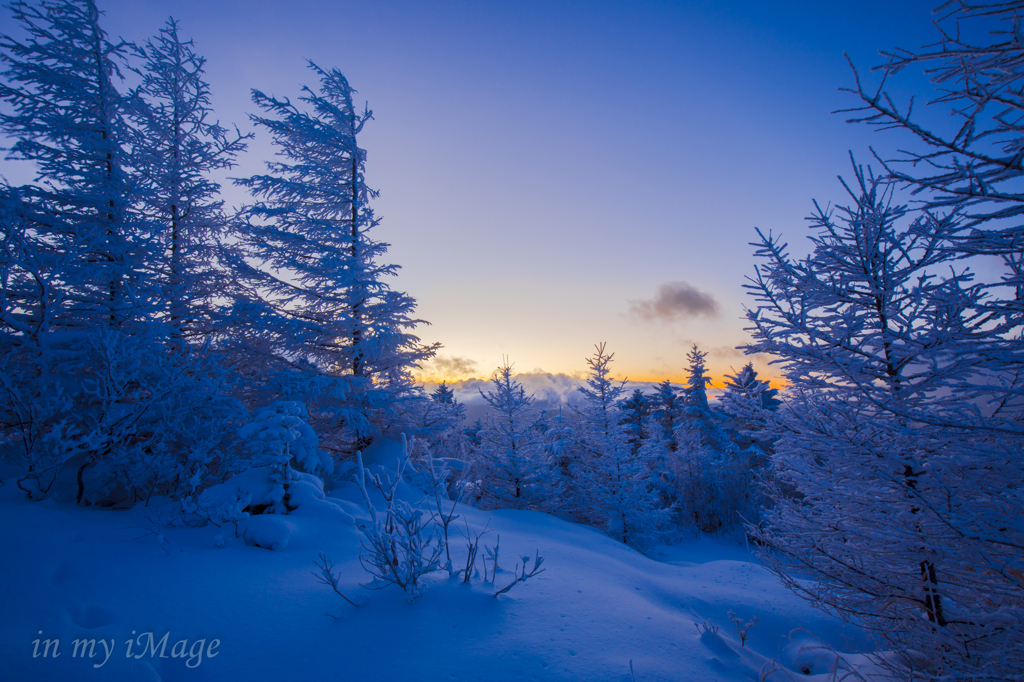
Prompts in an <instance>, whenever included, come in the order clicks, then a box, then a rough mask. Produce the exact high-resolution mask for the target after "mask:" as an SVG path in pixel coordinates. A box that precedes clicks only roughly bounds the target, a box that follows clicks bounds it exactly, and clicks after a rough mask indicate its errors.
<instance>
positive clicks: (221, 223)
mask: <svg viewBox="0 0 1024 682" xmlns="http://www.w3.org/2000/svg"><path fill="white" fill-rule="evenodd" d="M140 52H141V56H143V57H144V59H145V62H144V64H142V65H141V66H140V67H138V69H137V71H138V72H139V74H140V75H141V77H142V83H141V85H140V86H139V87H138V88H137V90H136V91H135V93H134V97H133V99H132V101H131V103H130V104H131V106H130V111H131V115H132V119H133V122H134V126H133V129H132V136H133V139H132V157H133V158H132V162H133V165H134V169H135V173H136V174H137V176H138V179H137V183H138V184H139V186H140V190H141V191H140V192H138V196H139V198H138V201H137V202H136V204H135V208H136V210H137V211H139V212H140V213H141V214H143V215H144V216H145V217H146V219H147V220H146V223H147V225H148V226H149V229H150V232H151V234H150V235H149V239H151V240H152V243H151V249H152V251H153V257H152V258H151V261H150V262H148V263H146V266H147V268H148V269H150V270H152V271H153V275H154V277H155V279H156V281H157V285H158V287H159V290H158V293H159V297H160V303H159V308H160V312H161V315H162V316H163V318H164V319H165V320H166V321H167V322H168V323H169V324H170V326H171V328H172V333H173V334H174V336H176V337H180V336H185V337H189V338H192V337H200V338H208V337H209V336H210V335H211V334H212V333H213V332H214V327H215V319H214V310H213V308H214V298H215V296H216V295H217V293H218V292H220V293H223V290H222V288H221V283H222V282H223V281H224V279H225V278H224V272H223V270H222V269H218V268H217V267H216V264H217V260H218V257H217V254H218V240H219V238H220V237H221V236H222V235H223V234H224V233H225V232H226V231H227V225H228V219H227V217H226V216H225V215H224V212H223V201H222V200H221V199H220V186H219V185H218V184H217V183H216V182H215V181H213V180H212V179H211V178H210V173H211V172H212V171H217V170H223V169H227V168H231V167H233V166H234V159H235V157H236V155H237V154H239V153H240V152H242V151H243V150H244V149H245V140H246V139H247V138H248V137H251V136H249V135H242V134H241V133H239V132H238V131H237V130H236V131H235V132H234V133H229V132H228V131H227V130H226V129H224V128H223V127H221V126H220V124H219V123H218V122H216V121H213V120H211V118H212V116H213V114H212V111H211V108H210V90H209V86H208V85H207V84H206V82H205V80H204V79H203V75H204V64H205V61H206V60H205V59H204V58H203V57H200V56H199V55H197V54H196V53H195V52H194V51H193V45H192V42H191V41H186V40H183V39H182V38H181V36H180V35H179V33H178V22H177V21H175V20H174V19H169V20H168V21H167V24H166V26H164V28H162V29H161V30H160V33H159V35H158V36H157V37H156V38H154V39H153V40H150V41H148V42H147V43H146V44H145V45H144V46H143V47H142V48H141V50H140ZM220 248H225V247H224V246H223V245H221V246H220Z"/></svg>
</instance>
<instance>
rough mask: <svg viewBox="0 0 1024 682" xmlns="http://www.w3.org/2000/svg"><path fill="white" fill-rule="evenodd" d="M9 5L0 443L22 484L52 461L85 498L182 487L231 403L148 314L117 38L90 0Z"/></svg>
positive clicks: (147, 257) (1, 87) (3, 49)
mask: <svg viewBox="0 0 1024 682" xmlns="http://www.w3.org/2000/svg"><path fill="white" fill-rule="evenodd" d="M10 9H11V10H12V12H13V15H14V20H15V22H16V24H17V25H18V26H19V29H20V33H19V35H20V37H15V36H12V35H6V36H2V37H0V55H2V60H3V65H4V70H3V72H2V74H0V76H2V79H0V98H2V99H3V100H4V101H5V103H6V104H7V108H6V109H5V110H4V111H3V112H2V113H0V129H2V130H3V132H4V133H5V134H7V135H8V136H9V137H10V138H12V139H13V141H14V144H13V146H12V147H11V149H10V152H11V158H13V159H18V160H23V161H26V162H29V163H32V164H33V165H34V168H35V170H36V176H37V177H36V182H35V183H33V184H31V185H27V186H25V187H20V188H10V187H5V188H4V189H3V191H2V194H3V203H4V206H5V210H4V211H3V212H2V213H3V215H2V217H0V223H2V226H0V229H2V230H3V241H4V243H5V247H10V248H5V254H4V265H5V267H4V277H5V278H6V285H7V286H5V293H6V294H8V295H11V294H13V295H14V297H13V298H11V297H5V298H4V300H3V301H2V303H0V305H2V307H3V312H2V314H0V318H2V319H3V321H4V327H3V330H2V332H0V345H2V347H0V386H2V389H3V391H4V394H5V395H4V397H5V400H4V401H3V402H2V405H3V407H2V408H0V409H2V410H3V413H2V414H3V417H2V419H3V421H2V424H3V431H4V436H5V438H4V439H3V450H4V456H5V457H9V458H11V459H13V460H14V461H15V462H16V463H18V464H20V465H23V466H24V467H25V474H24V476H23V478H22V479H21V481H20V483H19V485H21V487H22V488H23V489H24V490H26V491H27V492H28V493H29V494H30V495H31V496H33V497H39V496H43V495H46V494H48V493H49V492H50V491H51V489H52V487H53V485H54V484H55V482H56V481H57V479H58V477H59V476H61V475H62V474H63V476H64V479H63V483H62V485H63V484H64V483H66V484H67V486H66V487H67V488H69V489H70V492H69V494H70V495H71V496H73V497H74V499H76V500H77V501H78V502H79V503H82V504H86V503H97V504H115V503H120V504H130V503H131V502H133V501H134V500H137V499H140V498H143V497H148V496H149V495H153V494H164V493H171V494H175V495H182V494H189V492H190V491H194V490H195V489H197V488H198V487H200V486H202V485H203V483H204V481H206V480H207V479H208V478H209V477H210V476H211V475H214V473H215V472H217V471H218V470H219V469H220V470H222V467H221V464H220V463H221V461H222V460H223V458H224V451H225V447H226V444H225V442H224V441H225V434H226V433H228V434H230V433H231V431H232V428H230V424H231V421H232V419H233V416H234V415H235V414H236V413H237V406H236V405H234V404H233V401H231V400H230V399H227V398H225V397H224V395H223V393H222V391H221V386H220V384H219V380H218V378H217V377H216V376H211V375H210V374H209V373H204V372H197V371H196V369H197V367H196V365H195V363H194V362H193V358H192V357H191V356H190V355H189V354H188V353H176V354H171V353H169V352H168V349H167V345H166V342H167V340H168V338H169V329H168V327H167V325H166V324H164V323H163V321H162V320H161V318H160V316H159V315H158V314H157V312H156V311H157V309H158V305H157V301H158V300H159V297H160V292H159V289H158V287H156V285H155V281H154V278H153V277H152V276H151V275H152V271H151V269H150V267H149V263H150V262H151V260H152V258H153V257H154V255H155V254H154V252H153V250H152V248H151V246H152V242H151V240H150V239H149V238H148V235H149V230H148V225H147V221H146V217H145V215H144V213H143V212H141V211H140V210H139V206H140V202H141V199H140V197H141V184H140V182H139V176H138V172H137V168H136V167H135V165H134V159H133V155H132V153H131V152H132V140H133V135H132V131H131V129H130V125H129V120H128V112H130V111H131V106H130V104H129V102H128V99H127V98H126V97H124V96H123V95H122V94H121V93H120V92H119V91H118V89H117V87H116V83H117V82H118V81H119V79H120V72H121V69H122V68H124V65H125V61H124V60H125V56H126V54H127V52H128V49H129V47H130V46H128V45H126V44H125V43H120V42H119V43H114V42H111V41H110V40H109V39H108V38H107V36H106V34H105V33H104V31H103V29H102V28H101V26H100V18H101V13H100V12H99V11H98V10H97V8H96V6H95V4H94V3H93V2H91V1H90V0H64V1H61V2H40V3H38V4H31V3H26V2H16V3H14V4H13V5H11V7H10ZM69 474H70V476H69ZM69 478H70V480H68V479H69ZM59 487H60V486H58V488H59Z"/></svg>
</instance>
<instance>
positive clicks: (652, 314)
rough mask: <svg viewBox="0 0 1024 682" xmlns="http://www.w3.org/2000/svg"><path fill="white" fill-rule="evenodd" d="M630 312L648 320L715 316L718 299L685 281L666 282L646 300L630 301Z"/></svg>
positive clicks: (663, 320) (666, 320)
mask: <svg viewBox="0 0 1024 682" xmlns="http://www.w3.org/2000/svg"><path fill="white" fill-rule="evenodd" d="M629 308H630V312H632V313H633V314H634V315H636V316H637V317H639V318H640V319H643V320H647V321H648V322H654V321H660V322H671V321H673V320H678V319H685V318H688V317H700V316H702V315H703V316H704V317H716V316H717V315H718V301H716V300H715V299H714V297H713V296H712V295H711V294H705V293H704V292H703V291H701V290H699V289H697V288H696V287H694V286H691V285H690V284H687V283H686V282H668V283H666V284H662V285H661V286H660V287H658V294H657V295H656V296H655V297H654V299H652V300H648V301H630V303H629Z"/></svg>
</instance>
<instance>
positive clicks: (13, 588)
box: [0, 479, 861, 682]
mask: <svg viewBox="0 0 1024 682" xmlns="http://www.w3.org/2000/svg"><path fill="white" fill-rule="evenodd" d="M359 500H360V496H359V493H358V491H357V489H356V487H355V485H354V484H343V485H341V486H339V487H338V488H337V489H335V490H333V491H332V492H331V493H330V497H329V498H328V499H327V501H326V502H324V503H323V504H319V505H304V506H300V507H299V509H298V510H296V511H295V512H294V513H293V514H291V515H289V516H287V517H278V519H277V520H278V521H280V522H283V523H285V524H286V525H287V530H288V532H289V533H290V535H291V537H290V540H289V542H288V544H287V546H286V547H284V548H283V549H279V550H277V551H270V550H267V549H261V548H258V547H252V546H248V545H246V544H245V542H243V541H242V540H241V539H238V538H235V537H234V533H233V531H232V532H230V533H228V534H227V540H226V542H223V541H218V540H217V536H218V534H219V533H220V530H219V529H217V528H215V527H213V526H207V527H203V528H187V527H173V528H167V527H164V526H162V525H161V521H162V520H163V518H162V516H161V513H160V506H159V505H158V504H151V505H150V506H149V507H148V508H147V507H143V506H141V505H140V506H138V507H136V508H134V509H131V510H128V511H112V510H102V509H90V508H76V507H74V506H73V505H71V504H68V503H62V502H55V501H42V502H29V501H26V500H24V496H23V494H22V493H21V491H19V490H17V488H16V487H15V485H14V484H13V481H12V480H11V479H8V480H7V482H6V484H5V485H3V486H2V487H0V546H2V547H3V550H2V559H0V605H2V609H3V611H2V615H3V617H2V618H0V657H2V664H0V665H2V668H0V678H2V679H4V680H118V681H120V680H125V681H131V680H166V681H174V680H190V681H191V680H275V681H279V682H289V681H292V680H343V681H344V680H350V681H360V682H362V681H382V682H387V681H405V680H409V681H416V682H430V681H435V680H436V681H442V680H445V681H448V680H486V681H487V682H502V681H504V680H510V681H511V680H516V681H518V680H586V681H600V680H609V681H610V680H616V681H625V682H629V681H630V680H631V679H634V678H633V677H631V672H630V662H631V661H632V667H633V675H635V679H636V680H637V681H638V682H653V681H654V680H694V681H698V682H700V681H705V680H706V681H709V682H711V681H714V680H757V679H760V676H761V675H762V674H763V673H762V672H761V671H765V672H767V671H769V670H773V669H774V672H772V673H771V674H769V675H767V677H766V679H768V680H772V681H776V680H787V679H793V680H819V681H821V680H831V679H833V675H832V674H831V673H830V662H831V661H833V660H834V656H832V655H830V654H827V652H825V651H824V650H822V649H820V648H818V647H817V642H818V640H820V641H821V642H824V643H825V644H827V645H829V646H830V647H832V648H834V649H835V650H837V651H840V652H849V651H851V650H854V649H855V648H856V646H855V645H853V644H851V640H856V639H857V637H858V634H857V632H856V631H855V630H853V629H851V628H849V627H844V626H843V625H842V624H841V623H839V622H838V621H836V620H834V619H832V618H830V617H828V616H826V615H824V614H822V613H821V612H819V611H816V610H814V609H812V608H811V607H810V606H808V605H807V604H806V603H805V602H803V601H802V600H800V599H799V598H797V597H795V596H794V595H792V594H791V593H790V592H788V591H787V590H785V589H784V588H783V587H781V586H780V585H779V583H778V582H777V581H776V579H775V578H774V577H773V576H772V575H771V574H770V573H768V572H767V571H766V570H765V569H764V568H763V567H761V566H760V565H759V564H758V563H757V560H756V559H755V558H754V556H753V555H752V554H751V553H750V552H749V551H748V550H747V549H746V548H745V547H743V546H742V545H740V544H737V543H736V542H735V541H733V540H729V539H708V538H702V539H694V540H691V541H688V542H685V543H683V544H678V545H672V546H662V547H659V548H657V549H656V550H655V551H653V552H652V553H651V556H644V555H642V554H639V553H637V552H635V551H633V550H632V549H629V548H628V547H625V546H623V545H622V544H620V543H618V542H616V541H614V540H612V539H610V538H608V537H606V536H604V535H602V534H600V533H599V532H597V531H595V530H593V529H590V528H587V527H583V526H578V525H574V524H571V523H567V522H564V521H561V520H559V519H556V518H553V517H551V516H548V515H544V514H539V513H534V512H523V511H493V512H489V511H481V510H478V509H474V508H471V507H465V508H460V509H459V512H460V513H461V514H462V518H461V519H459V521H458V522H457V523H456V525H458V526H459V527H460V528H463V529H464V528H465V526H463V523H464V522H465V523H467V524H468V527H469V529H470V530H471V531H472V532H475V531H478V530H480V529H481V528H483V527H484V526H485V525H486V524H488V523H489V528H490V532H489V533H488V534H487V535H485V536H484V541H483V542H484V544H488V545H493V544H494V542H495V541H497V540H498V536H499V535H500V547H501V554H500V559H499V565H500V566H501V570H499V573H498V577H497V584H498V585H499V586H502V585H504V584H506V583H508V582H509V581H510V580H511V576H512V569H513V565H514V563H515V560H516V557H517V555H518V556H520V557H521V556H522V555H525V554H529V555H531V556H532V555H533V554H534V552H535V551H539V552H540V554H541V555H542V556H544V557H545V558H546V561H545V563H544V566H545V568H546V569H547V570H546V571H545V572H544V573H542V574H540V575H538V576H536V577H534V578H531V579H529V580H528V581H527V582H525V583H521V584H518V585H516V587H515V588H513V589H512V590H511V591H510V592H509V593H507V594H504V595H501V596H500V597H498V598H495V597H494V596H493V593H494V587H493V586H492V585H491V584H490V583H484V582H483V581H482V580H481V579H475V580H473V581H472V582H471V583H470V584H468V585H466V584H462V583H461V582H459V581H457V580H453V579H449V577H448V575H447V573H443V572H442V573H435V574H433V575H432V576H430V577H429V578H428V582H429V588H428V590H427V592H426V594H425V596H423V598H422V599H421V600H420V601H418V602H416V603H413V604H409V603H406V601H405V599H404V594H403V593H402V592H401V591H400V590H399V589H398V588H394V587H392V588H388V589H385V590H379V591H368V590H366V589H363V588H361V587H360V586H359V584H360V583H365V582H367V579H368V576H367V574H366V573H365V572H364V571H363V569H362V568H361V567H360V564H359V561H358V553H359V544H360V537H361V536H360V533H359V531H358V529H357V528H356V527H355V526H353V525H352V524H351V523H346V522H345V519H346V518H347V515H348V516H351V517H354V518H356V519H359V518H365V517H366V512H365V511H364V510H363V509H362V507H361V505H360V504H359ZM243 523H244V522H243ZM463 532H465V530H463ZM218 544H223V545H224V546H223V547H218V546H217V545H218ZM452 545H453V549H454V551H455V556H454V557H453V559H454V560H455V562H456V563H458V562H462V561H464V558H465V548H464V545H465V543H464V541H463V540H462V538H461V536H459V535H456V539H455V541H454V542H453V543H452ZM320 552H323V553H325V554H326V555H327V556H328V557H329V558H330V559H331V560H333V561H334V562H335V564H336V569H340V571H341V573H342V577H341V581H340V587H341V588H342V590H343V591H344V592H345V593H346V594H347V595H348V596H349V597H351V598H352V599H354V600H355V601H356V602H357V603H358V604H359V607H358V608H356V607H353V606H351V605H349V604H347V603H345V602H344V601H343V600H342V599H341V598H340V597H338V596H337V595H335V594H334V593H333V592H332V591H331V590H330V589H329V588H327V587H325V586H324V585H323V584H321V583H320V582H318V581H317V578H316V577H315V575H314V571H315V566H314V562H315V561H316V559H317V557H318V554H319V553H320ZM482 553H483V552H481V554H482ZM478 567H479V564H478ZM729 612H732V613H733V614H735V615H736V616H737V617H739V618H741V619H743V620H750V619H752V618H753V617H755V616H759V620H758V621H757V623H756V624H754V625H753V627H752V628H751V629H750V631H749V635H750V638H749V640H748V641H747V642H746V645H745V646H741V643H740V641H739V638H738V637H737V633H736V631H735V628H734V626H733V624H732V622H731V621H730V618H729ZM328 614H330V615H328ZM698 625H699V626H700V627H698ZM705 625H706V626H707V627H709V628H714V627H716V626H717V628H718V630H717V636H716V635H713V634H712V632H711V631H710V630H708V631H704V632H703V633H702V632H701V630H704V629H705ZM797 628H803V630H801V631H799V632H797V633H796V634H794V635H793V636H792V637H790V633H791V632H792V631H793V630H794V629H797ZM149 633H151V634H149ZM168 633H169V634H168ZM165 634H168V637H167V640H166V645H165V648H163V649H161V647H160V640H161V639H162V638H163V637H164V635H165ZM812 635H813V636H812ZM150 638H152V640H153V645H154V646H153V647H150V646H148V645H149V644H150ZM816 638H817V639H816ZM92 639H94V640H96V642H95V644H94V650H93V651H91V652H90V651H86V643H84V642H83V641H81V640H92ZM47 640H49V642H47ZM75 640H80V641H79V645H78V651H77V652H76V651H75V646H74V641H75ZM183 640H184V643H181V642H182V641H183ZM54 641H56V642H57V644H54ZM129 642H131V643H130V644H129ZM154 648H155V649H156V652H155V653H154ZM161 651H162V653H163V654H164V655H165V656H166V657H162V656H161ZM76 653H77V655H76ZM90 653H92V654H94V655H93V656H92V657H90V656H89V654H90ZM108 653H109V656H108ZM176 654H180V655H176ZM844 658H845V659H846V660H848V661H850V662H853V663H856V662H857V661H859V660H861V659H860V658H859V657H858V656H856V655H852V654H844ZM773 659H774V662H773ZM805 671H806V672H805ZM807 673H810V674H807Z"/></svg>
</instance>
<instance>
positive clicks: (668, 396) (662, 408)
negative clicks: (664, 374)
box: [652, 379, 683, 452]
mask: <svg viewBox="0 0 1024 682" xmlns="http://www.w3.org/2000/svg"><path fill="white" fill-rule="evenodd" d="M652 400H653V401H654V416H655V418H656V419H657V420H658V426H659V434H658V436H659V440H660V441H661V443H662V445H663V446H664V448H665V449H666V450H668V451H669V452H675V451H676V450H678V449H679V442H678V441H677V440H676V427H677V426H678V425H679V422H680V420H681V419H682V410H683V403H682V400H681V399H680V396H679V393H678V392H677V391H676V389H675V387H674V386H673V385H672V382H671V381H669V380H668V379H666V380H665V381H663V382H661V383H660V384H658V386H657V390H656V392H655V393H654V396H653V398H652Z"/></svg>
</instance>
